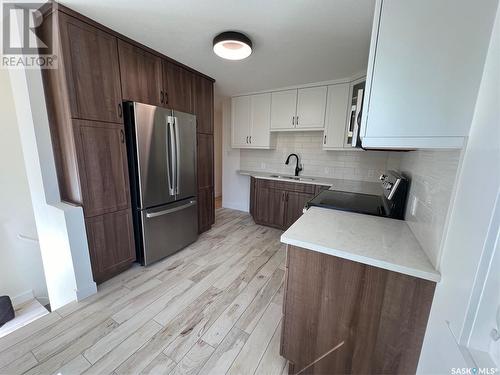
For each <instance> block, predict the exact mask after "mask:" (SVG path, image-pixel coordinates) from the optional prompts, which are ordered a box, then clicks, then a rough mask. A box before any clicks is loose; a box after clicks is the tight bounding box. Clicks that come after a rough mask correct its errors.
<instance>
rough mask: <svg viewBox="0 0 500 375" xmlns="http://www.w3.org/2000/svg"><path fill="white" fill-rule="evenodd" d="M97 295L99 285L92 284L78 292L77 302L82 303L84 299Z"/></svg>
mask: <svg viewBox="0 0 500 375" xmlns="http://www.w3.org/2000/svg"><path fill="white" fill-rule="evenodd" d="M96 293H97V284H96V283H94V282H93V283H92V284H89V285H87V286H86V287H85V288H81V289H78V290H77V291H76V300H77V301H81V300H82V299H85V298H87V297H89V296H91V295H92V294H96Z"/></svg>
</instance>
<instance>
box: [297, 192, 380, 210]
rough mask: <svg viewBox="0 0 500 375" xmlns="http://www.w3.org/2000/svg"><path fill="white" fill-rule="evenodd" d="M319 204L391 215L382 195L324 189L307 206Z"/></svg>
mask: <svg viewBox="0 0 500 375" xmlns="http://www.w3.org/2000/svg"><path fill="white" fill-rule="evenodd" d="M312 206H317V207H324V208H333V209H336V210H342V211H350V212H358V213H362V214H367V215H375V216H389V213H388V212H387V209H386V208H385V206H384V199H383V197H382V196H380V195H371V194H362V193H352V192H346V191H337V190H323V191H322V192H321V193H319V194H318V195H316V196H315V197H314V198H313V199H311V200H310V201H309V202H307V203H306V208H309V207H312Z"/></svg>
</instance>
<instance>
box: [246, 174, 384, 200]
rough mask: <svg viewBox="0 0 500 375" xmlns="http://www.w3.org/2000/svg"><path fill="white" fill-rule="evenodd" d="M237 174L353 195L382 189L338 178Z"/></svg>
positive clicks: (370, 184) (374, 183) (372, 192)
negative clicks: (313, 186) (294, 178)
mask: <svg viewBox="0 0 500 375" xmlns="http://www.w3.org/2000/svg"><path fill="white" fill-rule="evenodd" d="M237 172H238V173H239V174H241V175H245V176H252V177H255V178H261V179H265V180H276V181H287V182H295V183H298V184H313V185H324V186H330V190H339V191H349V192H353V193H363V194H377V195H378V194H381V192H382V187H381V185H380V184H379V183H377V182H368V181H356V180H342V179H338V178H328V177H316V176H299V177H302V178H305V179H306V180H293V179H286V178H278V177H273V176H288V175H286V174H283V173H272V172H258V171H247V170H239V171H237Z"/></svg>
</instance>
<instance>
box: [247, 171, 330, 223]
mask: <svg viewBox="0 0 500 375" xmlns="http://www.w3.org/2000/svg"><path fill="white" fill-rule="evenodd" d="M323 189H328V186H326V185H313V184H304V183H295V182H286V181H276V180H266V179H260V178H255V177H252V178H251V179H250V214H251V215H252V216H253V219H254V221H255V223H257V224H260V225H266V226H270V227H274V228H278V229H288V228H289V227H290V225H292V224H293V223H294V222H295V221H296V220H297V219H298V218H299V217H300V216H301V215H302V210H303V209H304V205H305V204H306V202H307V201H309V200H310V199H312V198H313V197H314V196H315V195H316V194H318V193H319V192H320V191H321V190H323Z"/></svg>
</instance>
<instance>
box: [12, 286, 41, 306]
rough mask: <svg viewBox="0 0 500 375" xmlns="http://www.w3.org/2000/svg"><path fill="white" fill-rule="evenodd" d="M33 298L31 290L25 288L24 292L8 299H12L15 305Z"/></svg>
mask: <svg viewBox="0 0 500 375" xmlns="http://www.w3.org/2000/svg"><path fill="white" fill-rule="evenodd" d="M33 298H35V296H34V294H33V290H27V291H25V292H22V293H20V294H18V295H17V296H14V297H11V298H10V299H11V301H12V305H13V306H14V307H15V306H19V305H21V304H23V303H24V302H26V301H29V300H30V299H33Z"/></svg>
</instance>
